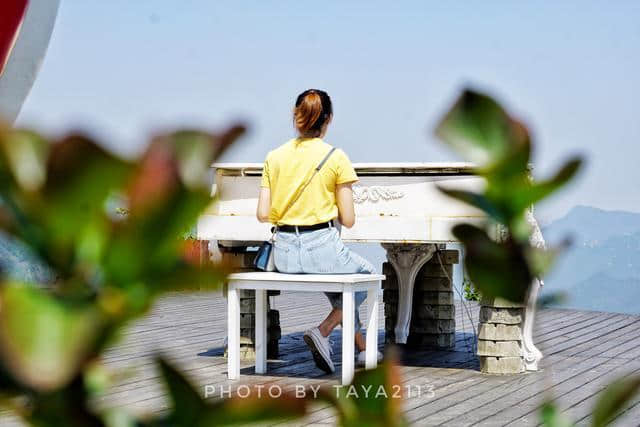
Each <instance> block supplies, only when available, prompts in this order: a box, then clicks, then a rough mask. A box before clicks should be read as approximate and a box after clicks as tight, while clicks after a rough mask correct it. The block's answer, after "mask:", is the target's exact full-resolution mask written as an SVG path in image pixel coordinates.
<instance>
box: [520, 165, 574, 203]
mask: <svg viewBox="0 0 640 427" xmlns="http://www.w3.org/2000/svg"><path fill="white" fill-rule="evenodd" d="M581 165H582V159H581V158H574V159H572V160H570V161H569V162H567V163H566V164H565V165H564V166H563V167H562V168H561V169H560V170H559V171H558V172H557V173H556V174H555V175H554V176H553V178H551V179H548V180H546V181H541V182H533V183H531V184H530V185H527V186H523V187H522V188H516V189H514V191H513V193H512V197H511V198H510V200H511V203H512V205H513V210H514V211H520V210H525V209H527V208H528V207H530V206H532V205H534V204H535V203H537V202H539V201H540V200H542V199H544V198H546V197H548V196H549V195H551V194H552V193H554V192H555V191H557V190H558V189H560V188H561V187H563V186H564V185H565V184H567V183H568V182H569V181H570V180H571V179H572V178H573V177H574V176H575V175H576V173H577V172H578V170H579V169H580V166H581Z"/></svg>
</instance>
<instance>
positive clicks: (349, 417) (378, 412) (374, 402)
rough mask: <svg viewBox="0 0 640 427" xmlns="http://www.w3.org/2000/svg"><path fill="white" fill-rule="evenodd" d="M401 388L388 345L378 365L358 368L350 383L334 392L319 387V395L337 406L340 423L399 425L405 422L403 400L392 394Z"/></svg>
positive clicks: (355, 426) (351, 426)
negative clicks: (364, 369) (383, 357)
mask: <svg viewBox="0 0 640 427" xmlns="http://www.w3.org/2000/svg"><path fill="white" fill-rule="evenodd" d="M400 389H401V380H400V374H399V370H398V367H397V363H396V354H395V352H394V351H393V349H392V348H390V349H389V351H387V354H386V355H385V359H384V361H383V363H382V364H381V365H380V366H378V368H376V369H372V370H366V371H359V372H357V373H356V375H355V376H354V379H353V382H352V383H351V385H349V386H344V387H341V388H340V389H338V390H337V393H336V391H335V390H327V389H325V390H322V393H321V394H320V396H321V397H322V398H323V399H324V400H326V401H328V402H330V403H331V404H332V405H334V407H335V408H336V409H337V410H338V417H339V420H340V425H342V426H345V427H361V426H372V427H373V426H379V427H401V426H405V425H407V421H406V420H405V417H404V414H403V413H402V408H401V403H402V400H401V399H399V398H397V397H394V396H393V395H394V393H395V392H396V391H398V390H400ZM365 391H367V392H366V393H365Z"/></svg>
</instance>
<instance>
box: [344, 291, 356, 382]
mask: <svg viewBox="0 0 640 427" xmlns="http://www.w3.org/2000/svg"><path fill="white" fill-rule="evenodd" d="M354 310H355V308H354V299H353V290H344V291H343V292H342V385H347V384H350V383H351V380H353V365H354V360H353V358H354V342H353V341H354V339H355V326H354V324H353V323H354V321H355V319H354Z"/></svg>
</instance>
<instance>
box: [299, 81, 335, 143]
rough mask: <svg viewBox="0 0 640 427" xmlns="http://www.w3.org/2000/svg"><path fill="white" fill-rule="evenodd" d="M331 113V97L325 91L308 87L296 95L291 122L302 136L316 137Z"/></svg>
mask: <svg viewBox="0 0 640 427" xmlns="http://www.w3.org/2000/svg"><path fill="white" fill-rule="evenodd" d="M332 114H333V109H332V106H331V98H329V95H328V94H327V92H325V91H323V90H319V89H308V90H305V91H304V92H302V93H301V94H300V95H298V98H297V99H296V106H295V108H294V110H293V122H294V124H295V126H296V129H297V130H298V132H300V135H301V136H304V137H317V136H320V134H321V133H322V127H323V126H324V124H325V123H326V122H327V120H329V118H330V117H331V115H332Z"/></svg>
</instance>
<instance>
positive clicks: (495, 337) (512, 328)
mask: <svg viewBox="0 0 640 427" xmlns="http://www.w3.org/2000/svg"><path fill="white" fill-rule="evenodd" d="M478 339H481V340H492V341H520V340H522V329H521V328H520V325H504V324H500V323H480V324H479V325H478Z"/></svg>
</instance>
